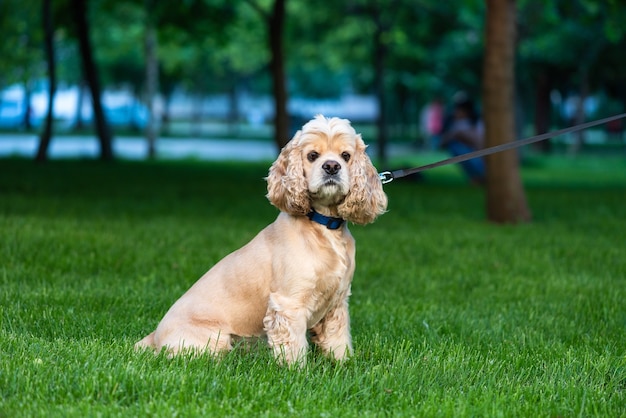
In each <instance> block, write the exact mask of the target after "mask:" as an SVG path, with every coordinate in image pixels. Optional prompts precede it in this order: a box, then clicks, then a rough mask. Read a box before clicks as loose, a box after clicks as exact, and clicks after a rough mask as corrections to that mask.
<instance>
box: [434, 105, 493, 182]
mask: <svg viewBox="0 0 626 418" xmlns="http://www.w3.org/2000/svg"><path fill="white" fill-rule="evenodd" d="M484 136H485V135H484V128H483V124H482V122H481V120H480V117H479V115H478V112H477V110H476V105H475V104H474V102H473V101H472V100H471V99H470V98H469V97H468V96H467V95H466V94H463V93H461V94H457V95H456V96H455V98H454V107H453V109H452V114H451V115H450V116H449V117H448V119H447V121H446V123H445V124H444V130H443V134H442V136H441V147H442V148H443V149H446V150H447V151H448V152H450V154H452V155H453V156H457V155H462V154H467V153H469V152H473V151H476V150H479V149H482V148H483V145H484ZM461 168H462V169H463V171H464V172H465V174H466V175H467V176H468V177H469V179H470V181H471V182H472V183H473V184H477V185H482V184H484V183H485V162H484V160H483V159H482V158H473V159H471V160H468V161H464V162H462V163H461Z"/></svg>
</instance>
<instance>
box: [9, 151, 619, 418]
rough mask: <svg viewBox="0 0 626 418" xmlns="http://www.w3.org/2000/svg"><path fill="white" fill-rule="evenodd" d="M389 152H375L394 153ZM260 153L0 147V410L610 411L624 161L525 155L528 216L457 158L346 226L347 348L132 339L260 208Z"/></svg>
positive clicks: (249, 232) (238, 240) (263, 214)
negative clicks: (203, 159)
mask: <svg viewBox="0 0 626 418" xmlns="http://www.w3.org/2000/svg"><path fill="white" fill-rule="evenodd" d="M414 162H415V161H412V160H410V159H406V160H404V161H396V162H394V165H398V166H405V165H410V164H413V163H414ZM267 167H268V165H267V164H251V165H238V164H228V163H219V164H217V163H200V162H156V163H130V162H117V163H114V164H110V165H106V164H102V163H98V162H88V161H65V162H63V161H61V162H52V163H49V164H45V165H36V164H34V163H31V162H29V161H23V160H0V237H1V238H0V395H1V396H0V417H4V416H6V417H14V416H51V417H55V416H59V417H60V416H63V417H68V416H69V417H83V416H98V415H102V416H124V417H126V416H174V415H178V416H224V415H228V416H271V417H274V416H331V417H335V416H355V417H356V416H359V417H360V416H384V415H392V416H436V417H440V416H451V417H458V416H506V417H509V416H545V417H551V416H563V417H574V416H610V417H618V416H626V304H625V302H624V301H625V300H626V244H625V243H626V240H625V239H626V238H625V237H626V204H625V202H626V200H625V197H626V161H624V159H618V158H604V159H599V158H579V159H576V160H569V159H566V158H537V157H534V158H530V159H528V160H527V163H526V166H525V168H524V178H525V182H526V184H527V194H528V199H529V202H530V205H531V207H532V210H533V214H534V221H533V222H532V223H530V224H527V225H519V226H497V225H492V224H489V223H487V222H485V220H484V211H483V200H484V197H483V194H482V191H481V190H480V189H477V188H472V187H470V186H467V185H466V184H465V182H464V180H463V179H462V178H461V177H460V175H459V174H458V169H457V168H455V167H447V168H444V169H440V170H434V171H432V172H428V173H426V181H424V182H421V183H414V182H410V181H405V182H402V181H397V182H394V183H391V184H389V185H387V186H385V187H386V191H387V192H388V194H389V198H390V205H389V212H388V213H387V214H385V215H384V216H382V217H381V218H380V219H379V220H378V221H377V222H376V223H375V224H373V225H369V226H366V227H358V226H353V227H351V230H352V232H353V234H354V235H355V237H356V239H357V271H356V274H355V280H354V284H353V295H352V297H351V305H350V309H351V315H352V332H353V338H354V346H355V356H354V358H353V359H352V360H350V361H349V362H348V363H347V364H344V365H335V364H333V363H332V362H330V361H328V360H326V359H324V358H323V357H321V356H320V355H318V354H317V353H315V352H312V353H311V354H310V355H309V365H308V366H307V368H306V370H304V371H295V370H290V369H285V368H282V367H279V366H277V365H276V364H275V363H274V361H273V359H272V357H271V353H270V352H269V350H268V349H267V348H266V347H265V346H264V345H263V344H260V345H257V346H253V347H238V348H237V349H235V350H234V351H233V352H232V353H230V354H228V355H227V356H225V358H223V359H222V360H220V361H216V360H214V359H212V358H210V357H208V356H202V357H200V358H176V359H173V360H169V359H167V358H165V357H163V356H154V355H151V354H149V353H135V352H134V351H133V349H132V345H133V344H134V342H135V341H137V340H138V339H140V338H141V337H143V336H144V335H145V334H146V333H147V332H150V331H151V330H153V329H154V327H155V326H156V324H157V322H158V321H159V320H160V319H161V317H162V316H163V314H164V313H165V311H166V310H167V309H168V308H169V306H170V305H171V304H172V303H173V302H174V301H175V300H176V299H177V298H178V297H179V296H180V295H181V294H182V292H184V291H185V290H186V289H187V288H188V287H189V286H190V285H191V284H192V283H193V282H194V281H195V280H196V279H197V278H198V277H199V276H200V275H201V274H202V273H204V272H205V271H206V270H207V269H208V268H209V267H210V266H211V265H212V264H213V263H215V262H216V261H217V260H219V259H220V258H221V257H223V256H224V255H226V254H227V253H229V252H231V251H232V250H234V249H236V248H238V247H239V246H241V245H242V244H244V243H245V242H247V241H248V240H249V239H250V238H251V237H252V236H253V235H254V234H256V233H257V232H258V231H259V230H260V229H261V228H263V227H264V226H265V225H266V224H267V223H269V222H271V221H272V220H273V218H274V217H275V216H276V210H275V209H274V208H273V207H271V206H270V205H269V203H267V201H266V199H265V197H264V194H265V183H264V181H263V180H262V178H263V176H264V175H265V174H266V172H267Z"/></svg>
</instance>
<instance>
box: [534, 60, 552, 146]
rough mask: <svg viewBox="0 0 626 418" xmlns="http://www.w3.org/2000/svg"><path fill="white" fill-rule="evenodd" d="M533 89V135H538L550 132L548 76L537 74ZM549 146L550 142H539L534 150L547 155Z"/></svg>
mask: <svg viewBox="0 0 626 418" xmlns="http://www.w3.org/2000/svg"><path fill="white" fill-rule="evenodd" d="M535 89H536V90H535V135H540V134H543V133H546V132H548V131H549V130H550V115H551V113H552V112H551V110H552V104H551V102H550V76H549V75H548V73H547V72H545V71H544V72H541V73H540V74H539V76H538V77H537V80H536V87H535ZM551 144H552V143H551V142H550V141H541V142H540V143H538V144H537V146H536V148H537V149H538V150H540V151H541V152H544V153H549V152H550V150H551V146H552V145H551Z"/></svg>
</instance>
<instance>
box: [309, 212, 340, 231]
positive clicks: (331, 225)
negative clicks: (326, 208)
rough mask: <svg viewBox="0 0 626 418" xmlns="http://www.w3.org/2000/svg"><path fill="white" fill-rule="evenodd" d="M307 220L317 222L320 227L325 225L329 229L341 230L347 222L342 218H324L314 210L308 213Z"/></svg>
mask: <svg viewBox="0 0 626 418" xmlns="http://www.w3.org/2000/svg"><path fill="white" fill-rule="evenodd" d="M306 216H307V218H309V219H310V220H312V221H314V222H317V223H318V224H320V225H324V226H325V227H326V228H328V229H339V228H341V225H343V223H344V222H345V221H344V220H343V219H341V218H333V217H332V216H324V215H322V214H320V213H317V212H316V211H314V210H312V211H311V212H309V213H307V215H306Z"/></svg>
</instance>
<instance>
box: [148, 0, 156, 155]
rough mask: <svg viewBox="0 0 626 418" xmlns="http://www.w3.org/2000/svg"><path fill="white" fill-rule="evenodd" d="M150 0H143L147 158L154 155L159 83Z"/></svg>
mask: <svg viewBox="0 0 626 418" xmlns="http://www.w3.org/2000/svg"><path fill="white" fill-rule="evenodd" d="M151 3H152V2H151V1H150V0H146V1H145V5H146V7H145V9H146V16H147V17H146V28H145V30H146V33H145V59H146V105H147V108H148V121H147V124H146V132H145V135H146V141H147V143H148V158H149V159H153V158H155V157H156V139H157V135H158V132H157V123H158V121H157V118H156V115H155V114H154V112H155V109H154V101H155V98H156V94H157V89H158V85H159V62H158V58H157V33H156V28H155V27H154V22H153V21H152V18H151V16H150V12H151V10H150V9H151V7H150V6H151Z"/></svg>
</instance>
